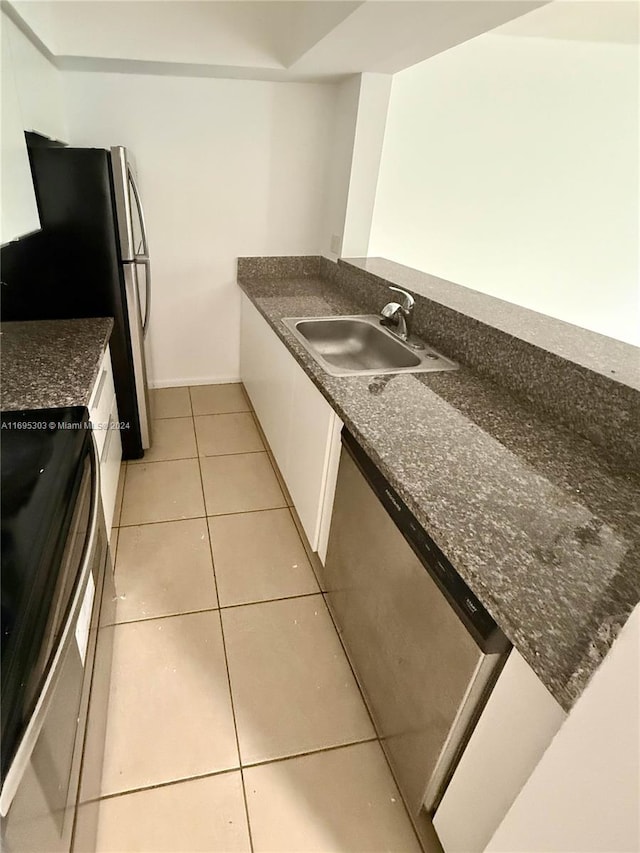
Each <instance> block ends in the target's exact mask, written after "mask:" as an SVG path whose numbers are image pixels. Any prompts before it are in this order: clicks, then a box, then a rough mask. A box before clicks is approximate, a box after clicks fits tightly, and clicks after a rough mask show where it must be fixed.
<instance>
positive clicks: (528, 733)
mask: <svg viewBox="0 0 640 853" xmlns="http://www.w3.org/2000/svg"><path fill="white" fill-rule="evenodd" d="M566 716H567V715H566V713H565V712H564V711H563V709H562V708H561V706H560V705H559V704H558V702H556V700H555V699H554V698H553V696H552V695H551V693H549V691H548V690H547V688H546V687H545V686H544V684H543V683H542V682H541V681H540V679H539V678H538V676H537V675H536V674H535V673H534V671H533V670H532V669H531V667H530V666H529V665H528V664H527V663H526V661H525V660H524V658H523V657H522V656H521V655H520V654H518V652H517V651H516V650H515V649H513V650H512V651H511V654H510V655H509V658H508V660H507V662H506V664H505V666H504V669H503V670H502V672H501V673H500V676H499V678H498V681H497V683H496V686H495V687H494V689H493V692H492V693H491V695H490V696H489V699H488V701H487V704H486V706H485V708H484V710H483V712H482V714H481V716H480V719H479V720H478V724H477V725H476V728H475V730H474V732H473V734H472V735H471V739H470V740H469V743H468V745H467V748H466V749H465V751H464V753H463V755H462V758H461V759H460V763H459V764H458V766H457V768H456V771H455V773H454V774H453V777H452V779H451V782H450V783H449V787H448V788H447V790H446V791H445V793H444V797H443V798H442V802H441V803H440V805H439V806H438V808H437V810H436V813H435V815H434V818H433V825H434V827H435V830H436V832H437V833H438V837H439V838H440V843H441V844H442V846H443V848H444V850H445V853H481V851H483V850H484V849H485V847H486V845H487V843H488V842H489V840H490V838H491V836H492V835H493V833H494V832H495V830H496V828H497V827H498V825H499V824H500V821H501V820H502V818H503V817H504V816H505V814H506V813H507V811H508V810H509V807H510V806H511V804H512V803H513V801H514V800H515V798H516V797H517V795H518V793H519V792H520V790H521V788H522V786H523V785H524V783H525V782H526V781H527V779H528V778H529V776H530V775H531V773H532V771H533V769H534V767H535V766H536V764H537V763H538V761H539V760H540V759H541V758H542V755H543V754H544V752H545V750H546V749H547V747H548V746H549V744H550V743H551V741H552V739H553V737H554V735H555V734H556V732H557V731H558V729H559V728H560V726H561V725H562V723H563V722H564V720H565V718H566Z"/></svg>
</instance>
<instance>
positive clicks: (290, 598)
mask: <svg viewBox="0 0 640 853" xmlns="http://www.w3.org/2000/svg"><path fill="white" fill-rule="evenodd" d="M210 547H211V546H210ZM213 574H214V583H215V582H216V578H215V567H214V570H213ZM216 594H217V586H216ZM314 595H322V590H318V591H317V592H303V593H299V594H298V595H282V596H280V597H279V598H262V599H260V600H259V601H241V602H239V603H238V604H222V605H221V604H220V603H219V599H218V607H202V608H200V609H199V610H181V611H180V612H179V613H159V614H158V615H157V616H144V617H143V618H142V619H125V620H124V621H123V622H103V623H102V624H101V625H100V627H101V628H115V627H117V626H119V625H137V624H138V623H140V622H154V621H156V620H158V619H174V618H175V617H176V616H195V615H196V614H198V613H217V612H218V611H219V610H236V609H237V608H238V607H255V606H257V605H259V604H274V603H276V602H278V601H293V600H294V599H296V598H312V597H313V596H314ZM325 603H326V602H325Z"/></svg>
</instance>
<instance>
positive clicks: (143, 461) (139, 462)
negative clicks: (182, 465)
mask: <svg viewBox="0 0 640 853" xmlns="http://www.w3.org/2000/svg"><path fill="white" fill-rule="evenodd" d="M165 420H169V421H170V420H173V421H177V420H178V418H166V419H165ZM183 420H186V418H183ZM189 420H190V421H193V418H189ZM194 434H195V435H196V444H197V441H198V438H197V433H195V427H194ZM255 453H267V451H266V450H265V448H262V450H236V451H234V452H233V453H199V454H198V455H197V456H172V457H171V459H149V460H147V459H132V460H131V462H130V464H131V465H136V466H137V465H160V464H161V463H162V462H185V461H186V460H188V459H219V458H220V457H221V456H247V455H249V454H255ZM268 455H269V454H268V453H267V456H268Z"/></svg>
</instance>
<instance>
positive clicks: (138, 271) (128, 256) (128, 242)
mask: <svg viewBox="0 0 640 853" xmlns="http://www.w3.org/2000/svg"><path fill="white" fill-rule="evenodd" d="M111 167H112V172H113V186H114V194H115V201H116V219H117V222H118V235H119V238H120V254H121V259H122V269H123V272H124V280H125V296H126V302H127V316H128V322H129V334H130V338H131V349H132V353H133V368H134V375H135V385H136V397H137V403H138V413H139V417H140V434H141V438H142V447H143V449H144V450H147V449H148V448H149V447H150V446H151V421H150V416H149V392H148V387H147V370H146V364H145V353H144V338H145V336H146V332H147V328H148V324H149V311H150V307H151V300H150V287H151V265H150V262H149V246H148V243H147V232H146V227H145V221H144V212H143V209H142V204H141V202H140V193H139V191H138V187H137V184H136V181H135V175H134V169H133V165H132V163H131V162H130V158H129V156H128V152H127V149H126V148H123V147H121V146H118V147H114V148H112V149H111ZM141 278H142V279H143V280H144V287H143V288H141V287H140V282H141Z"/></svg>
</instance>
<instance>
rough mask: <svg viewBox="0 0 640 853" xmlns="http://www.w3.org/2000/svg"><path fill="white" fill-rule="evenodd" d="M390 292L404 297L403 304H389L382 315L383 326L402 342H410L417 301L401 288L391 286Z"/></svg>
mask: <svg viewBox="0 0 640 853" xmlns="http://www.w3.org/2000/svg"><path fill="white" fill-rule="evenodd" d="M389 290H393V291H395V292H396V293H399V294H401V296H403V297H404V299H403V304H402V305H401V304H400V303H399V302H388V303H387V304H386V305H385V306H384V308H383V309H382V311H381V312H380V314H381V315H382V317H383V320H382V321H381V322H382V325H383V326H387V328H389V331H390V332H391V333H392V334H394V335H395V336H396V337H398V338H400V340H401V341H405V342H408V341H409V338H410V337H411V318H412V316H413V306H414V305H415V299H414V298H413V296H412V295H411V294H410V293H407V291H406V290H402V289H401V288H400V287H393V285H390V286H389Z"/></svg>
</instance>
